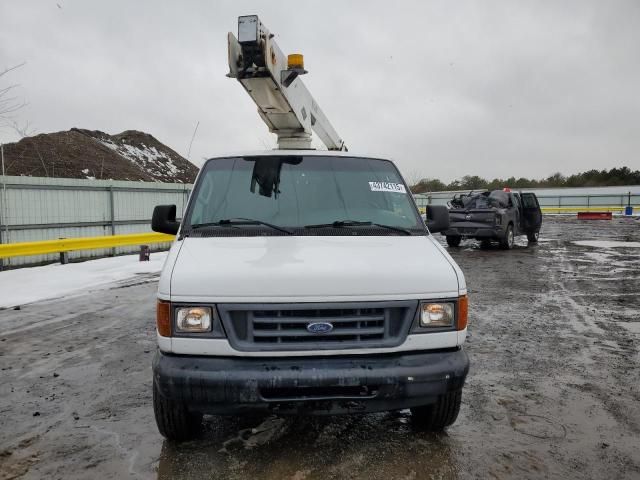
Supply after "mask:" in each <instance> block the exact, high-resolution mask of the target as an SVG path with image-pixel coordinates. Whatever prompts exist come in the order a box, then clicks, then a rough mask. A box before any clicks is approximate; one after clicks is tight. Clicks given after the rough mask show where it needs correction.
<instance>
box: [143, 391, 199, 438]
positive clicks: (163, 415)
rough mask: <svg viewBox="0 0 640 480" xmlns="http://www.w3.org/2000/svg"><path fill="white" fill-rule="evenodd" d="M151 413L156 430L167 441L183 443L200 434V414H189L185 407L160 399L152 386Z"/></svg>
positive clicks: (178, 403) (181, 404)
mask: <svg viewBox="0 0 640 480" xmlns="http://www.w3.org/2000/svg"><path fill="white" fill-rule="evenodd" d="M153 412H154V413H155V416H156V424H157V425H158V430H159V431H160V433H161V434H162V436H163V437H165V438H166V439H167V440H171V441H174V442H184V441H187V440H193V439H194V438H197V437H198V436H199V435H200V433H201V432H202V414H198V413H193V412H189V411H188V410H187V408H186V407H185V405H184V404H183V403H181V402H176V401H173V400H169V399H167V398H164V397H162V395H160V393H159V392H158V389H157V387H156V385H155V382H154V384H153Z"/></svg>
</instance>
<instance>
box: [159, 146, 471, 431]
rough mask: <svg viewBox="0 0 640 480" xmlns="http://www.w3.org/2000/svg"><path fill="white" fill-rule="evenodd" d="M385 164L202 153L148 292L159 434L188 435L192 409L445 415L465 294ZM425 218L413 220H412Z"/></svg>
mask: <svg viewBox="0 0 640 480" xmlns="http://www.w3.org/2000/svg"><path fill="white" fill-rule="evenodd" d="M448 224H449V217H448V212H447V209H446V207H436V206H434V207H430V208H429V209H428V211H427V225H426V226H425V223H424V221H423V220H422V218H421V216H420V213H419V211H418V209H417V207H416V205H415V202H414V200H413V197H412V195H411V193H410V191H409V190H408V188H407V186H406V184H405V182H404V180H403V179H402V177H401V175H400V173H399V172H398V169H397V168H396V167H395V165H394V164H393V163H392V162H391V161H389V160H385V159H382V158H368V157H361V156H357V155H353V154H350V153H344V152H328V151H313V150H304V151H295V150H274V151H269V152H263V153H255V154H250V155H239V156H230V157H224V158H213V159H211V160H208V161H207V162H206V163H205V164H204V166H203V167H202V169H201V171H200V173H199V175H198V178H197V180H196V182H195V186H194V190H193V193H192V194H191V197H190V199H189V203H188V206H187V208H186V210H185V212H184V215H183V218H182V222H181V223H178V222H177V221H176V207H175V206H173V205H170V206H166V205H165V206H158V207H156V209H155V210H154V213H153V221H152V226H153V229H154V230H155V231H157V232H164V233H173V234H177V238H176V241H175V243H174V244H173V246H172V247H171V250H170V252H169V255H168V257H167V261H166V264H165V265H164V269H163V271H162V275H161V277H160V284H159V288H158V309H157V329H158V347H159V349H158V352H157V353H156V355H155V358H154V361H153V398H154V409H155V415H156V421H157V424H158V428H159V430H160V433H162V434H163V435H164V436H165V437H167V438H168V439H171V440H177V441H180V440H186V439H190V438H193V437H194V436H196V435H197V434H198V433H199V431H200V429H201V426H202V415H203V414H241V413H243V412H248V411H262V412H266V413H268V412H272V413H278V414H342V413H366V412H376V411H385V410H398V409H405V408H410V409H411V411H412V417H413V419H414V420H415V421H416V422H418V423H419V424H420V425H421V426H423V427H424V428H426V429H430V430H438V429H442V428H444V427H446V426H447V425H450V424H452V423H453V422H454V421H455V419H456V417H457V415H458V411H459V408H460V401H461V390H462V386H463V384H464V381H465V377H466V375H467V372H468V369H469V360H468V357H467V355H466V353H465V352H464V350H463V349H462V345H463V343H464V341H465V338H466V332H467V296H466V294H467V290H466V285H465V279H464V276H463V274H462V272H461V270H460V268H459V267H458V266H457V265H456V263H455V262H454V261H453V259H452V258H451V257H450V256H449V254H448V253H447V252H446V251H445V249H444V248H443V247H442V246H441V245H440V244H439V243H438V241H437V240H436V239H435V238H434V237H433V235H432V233H435V232H438V231H443V230H446V229H447V227H448ZM427 227H428V228H427Z"/></svg>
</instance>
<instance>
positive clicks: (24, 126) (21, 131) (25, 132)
mask: <svg viewBox="0 0 640 480" xmlns="http://www.w3.org/2000/svg"><path fill="white" fill-rule="evenodd" d="M7 125H8V127H9V128H11V129H12V130H13V131H14V132H16V133H17V134H18V136H20V138H26V137H32V136H33V135H35V134H36V129H35V128H32V127H31V122H30V121H28V120H26V121H25V122H23V123H20V122H18V121H16V120H11V121H9V122H7Z"/></svg>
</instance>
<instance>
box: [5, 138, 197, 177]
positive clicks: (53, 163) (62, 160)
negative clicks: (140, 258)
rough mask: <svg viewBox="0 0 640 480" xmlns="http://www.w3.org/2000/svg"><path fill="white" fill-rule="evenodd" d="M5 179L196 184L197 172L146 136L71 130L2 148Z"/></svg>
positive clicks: (21, 141) (184, 160) (172, 152)
mask: <svg viewBox="0 0 640 480" xmlns="http://www.w3.org/2000/svg"><path fill="white" fill-rule="evenodd" d="M4 155H5V169H6V174H7V175H24V176H30V177H58V178H90V179H93V178H95V179H102V180H141V181H147V182H167V183H192V182H193V181H194V179H195V176H196V174H197V173H198V168H197V167H196V166H195V165H193V164H192V163H191V162H189V161H188V160H186V159H185V158H183V157H182V156H180V155H179V154H178V153H176V152H175V151H174V150H172V149H171V148H169V147H167V146H166V145H164V144H163V143H161V142H159V141H158V140H157V139H156V138H154V137H153V136H152V135H149V134H148V133H144V132H138V131H135V130H127V131H124V132H122V133H119V134H117V135H109V134H107V133H104V132H100V131H98V130H93V131H92V130H84V129H78V128H72V129H71V130H69V131H66V132H54V133H45V134H41V135H35V136H33V137H27V138H23V139H22V140H20V141H19V142H16V143H10V144H7V145H5V146H4Z"/></svg>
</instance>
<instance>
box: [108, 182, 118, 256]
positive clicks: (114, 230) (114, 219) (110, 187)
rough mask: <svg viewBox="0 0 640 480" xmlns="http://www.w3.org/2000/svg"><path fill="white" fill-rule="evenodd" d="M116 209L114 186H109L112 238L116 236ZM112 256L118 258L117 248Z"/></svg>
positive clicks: (113, 249) (112, 251)
mask: <svg viewBox="0 0 640 480" xmlns="http://www.w3.org/2000/svg"><path fill="white" fill-rule="evenodd" d="M115 211H116V208H115V204H114V200H113V185H109V212H110V215H111V236H114V235H115V234H116V214H115ZM111 256H112V257H115V256H116V249H115V247H114V248H112V249H111Z"/></svg>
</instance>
